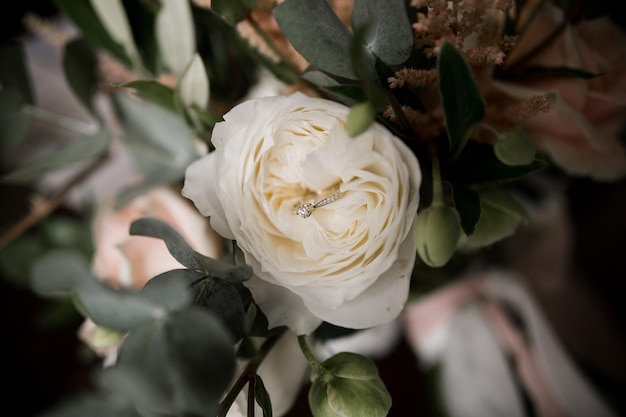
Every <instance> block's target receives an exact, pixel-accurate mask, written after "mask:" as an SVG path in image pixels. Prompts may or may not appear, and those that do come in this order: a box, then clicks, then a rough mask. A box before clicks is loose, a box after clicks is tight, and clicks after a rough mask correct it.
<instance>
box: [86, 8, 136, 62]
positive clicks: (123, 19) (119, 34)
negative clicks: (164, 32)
mask: <svg viewBox="0 0 626 417" xmlns="http://www.w3.org/2000/svg"><path fill="white" fill-rule="evenodd" d="M90 2H91V7H92V8H93V9H94V12H95V13H96V15H97V16H98V19H99V20H100V22H101V23H102V25H103V26H104V28H105V29H106V31H107V33H108V34H109V36H110V37H111V38H112V39H113V40H114V41H115V42H116V43H118V44H119V45H121V46H122V48H123V49H124V52H125V53H126V56H128V57H129V59H130V61H131V62H132V63H133V67H134V68H135V69H139V68H140V62H141V60H140V58H139V52H138V51H137V46H135V40H134V38H133V34H132V31H131V29H130V24H129V23H128V17H127V16H126V11H125V10H124V5H123V3H122V0H90Z"/></svg>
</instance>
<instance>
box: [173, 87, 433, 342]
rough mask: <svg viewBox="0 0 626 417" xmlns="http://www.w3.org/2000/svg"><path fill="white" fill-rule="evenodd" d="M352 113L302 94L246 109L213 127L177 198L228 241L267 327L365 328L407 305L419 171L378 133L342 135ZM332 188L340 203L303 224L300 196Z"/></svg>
mask: <svg viewBox="0 0 626 417" xmlns="http://www.w3.org/2000/svg"><path fill="white" fill-rule="evenodd" d="M349 111H350V109H349V108H348V107H346V106H344V105H342V104H339V103H336V102H333V101H329V100H325V99H320V98H312V97H308V96H306V95H303V94H301V93H295V94H293V95H291V96H282V97H270V98H264V99H257V100H248V101H245V102H243V103H242V104H240V105H238V106H237V107H235V108H234V109H232V110H231V111H230V112H229V113H227V114H226V115H225V116H224V122H221V123H218V124H217V125H216V126H215V128H214V130H213V135H212V141H213V145H214V146H215V151H214V152H212V153H210V154H208V155H206V156H205V157H203V158H201V159H199V160H197V161H196V162H194V163H193V164H191V165H190V166H189V168H188V169H187V172H186V178H185V185H184V187H183V195H184V196H186V197H188V198H190V199H191V200H193V202H194V203H195V205H196V207H197V208H198V210H199V211H200V212H201V213H202V214H203V215H205V216H208V217H210V221H211V226H212V227H213V229H214V230H215V231H217V232H218V233H219V234H221V235H222V236H224V237H226V238H228V239H234V240H236V241H237V245H238V247H239V248H240V249H241V251H242V253H243V256H244V261H245V262H246V263H247V264H249V265H251V266H252V267H253V269H254V272H255V276H254V277H253V278H252V279H251V280H250V281H248V282H246V285H247V287H248V288H249V289H250V291H251V292H252V295H253V297H254V300H255V302H256V303H257V304H258V305H259V307H260V308H261V309H262V310H263V312H264V313H265V314H266V315H267V317H268V320H269V323H270V326H272V327H273V326H280V325H287V326H288V327H289V328H291V329H292V330H294V331H295V332H296V333H298V334H308V333H310V332H312V331H313V330H315V328H316V327H317V326H318V325H319V324H320V323H321V322H322V321H327V322H329V323H333V324H335V325H338V326H342V327H348V328H355V329H357V328H368V327H373V326H376V325H379V324H382V323H386V322H389V321H391V320H393V319H394V318H395V317H397V316H398V314H399V313H400V311H401V310H402V308H403V306H404V303H405V302H406V299H407V295H408V287H409V279H410V274H411V270H412V267H413V263H414V260H415V253H416V251H415V244H414V241H413V238H412V236H411V233H410V232H411V228H412V225H413V220H414V218H415V214H416V211H417V206H418V200H419V186H420V183H421V172H420V168H419V165H418V162H417V159H416V157H415V156H414V154H413V153H412V152H411V150H410V149H409V148H408V147H407V146H406V145H405V144H404V143H403V142H402V141H401V140H400V139H399V138H397V137H395V136H394V135H392V134H391V133H390V132H389V131H388V130H387V129H385V128H384V127H383V126H382V125H379V124H374V125H372V126H371V127H370V128H369V129H368V130H367V131H365V132H364V133H362V134H361V135H359V136H357V137H355V138H350V137H349V136H348V134H347V131H346V123H345V121H346V119H347V116H348V113H349ZM333 187H338V190H339V192H340V193H341V194H340V198H339V199H338V200H336V201H333V202H332V203H330V204H328V205H325V206H323V207H320V208H318V209H316V210H314V212H313V214H312V215H311V216H310V217H308V218H303V217H300V216H298V215H295V214H294V213H293V210H294V208H295V207H297V206H298V205H299V204H302V203H303V202H308V201H309V199H310V197H309V196H308V193H309V192H312V191H316V190H326V191H325V193H324V194H322V195H321V196H320V197H316V200H318V201H319V199H320V198H322V197H323V196H324V195H326V194H328V193H332V192H334V191H329V190H334V189H333Z"/></svg>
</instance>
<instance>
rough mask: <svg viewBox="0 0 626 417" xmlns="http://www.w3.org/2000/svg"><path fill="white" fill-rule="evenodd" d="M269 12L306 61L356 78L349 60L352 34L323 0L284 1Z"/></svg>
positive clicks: (321, 68)
mask: <svg viewBox="0 0 626 417" xmlns="http://www.w3.org/2000/svg"><path fill="white" fill-rule="evenodd" d="M272 13H273V15H274V18H275V19H276V22H277V23H278V26H279V27H280V30H281V31H282V33H283V34H284V35H285V37H286V38H287V39H288V40H289V42H291V44H292V45H293V46H294V47H295V48H296V50H297V51H298V52H299V53H300V54H301V55H302V56H303V57H304V58H305V59H306V60H307V61H308V62H310V63H311V64H312V65H314V66H315V67H316V68H319V69H320V70H322V71H325V72H328V73H330V74H333V75H338V76H340V77H344V78H348V79H351V80H356V79H357V76H356V74H355V73H354V71H353V70H352V64H351V62H350V60H349V57H350V42H351V40H352V34H351V33H350V31H349V30H348V28H347V27H346V26H345V25H344V24H343V23H342V22H341V20H339V18H338V17H337V15H336V14H335V13H334V12H333V10H332V9H331V8H330V6H329V5H328V3H327V2H326V1H325V0H307V1H300V0H286V1H284V2H283V3H281V4H279V5H278V6H276V7H275V8H274V9H272ZM303 28H307V30H303Z"/></svg>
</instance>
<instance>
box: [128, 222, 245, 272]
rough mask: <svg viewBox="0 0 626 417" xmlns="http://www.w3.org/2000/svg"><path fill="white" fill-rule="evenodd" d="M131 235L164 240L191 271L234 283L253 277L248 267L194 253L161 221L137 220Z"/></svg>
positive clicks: (178, 234) (179, 236)
mask: <svg viewBox="0 0 626 417" xmlns="http://www.w3.org/2000/svg"><path fill="white" fill-rule="evenodd" d="M130 234H131V235H141V236H150V237H154V238H158V239H162V240H163V241H164V242H165V244H166V246H167V249H168V250H169V252H170V253H171V254H172V256H173V257H174V258H175V259H176V260H177V261H178V262H180V263H181V264H183V265H184V266H186V267H187V268H189V269H191V270H194V271H200V272H203V273H205V274H207V275H209V276H212V277H218V278H222V279H224V280H226V281H229V282H232V283H236V282H243V281H246V280H248V279H249V278H250V277H251V276H252V268H251V267H250V266H248V265H232V264H227V263H225V262H222V261H219V260H217V259H212V258H209V257H207V256H204V255H202V254H200V253H198V252H196V251H194V250H193V249H192V248H191V246H189V244H188V243H187V242H185V240H184V238H183V237H182V236H181V235H180V233H178V232H177V231H176V230H175V229H174V228H172V227H171V226H170V225H168V224H167V223H165V222H163V221H161V220H158V219H155V218H150V217H144V218H141V219H138V220H135V221H134V222H133V223H132V224H131V226H130Z"/></svg>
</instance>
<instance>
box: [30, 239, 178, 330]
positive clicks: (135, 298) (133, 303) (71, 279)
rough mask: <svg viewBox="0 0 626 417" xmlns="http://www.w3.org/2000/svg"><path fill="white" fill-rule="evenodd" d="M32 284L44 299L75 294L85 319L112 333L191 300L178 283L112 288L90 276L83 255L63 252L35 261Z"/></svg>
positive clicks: (133, 325) (160, 282)
mask: <svg viewBox="0 0 626 417" xmlns="http://www.w3.org/2000/svg"><path fill="white" fill-rule="evenodd" d="M31 285H32V288H33V290H34V291H35V292H37V293H38V294H40V295H43V296H55V295H57V296H58V295H63V294H65V295H75V297H76V299H77V302H78V303H79V306H80V309H81V310H82V311H84V312H85V314H86V315H87V316H88V317H90V318H91V319H92V320H93V321H94V322H95V323H96V324H97V325H99V326H103V327H106V328H109V329H113V330H128V329H131V328H133V327H135V326H137V325H139V324H141V323H142V322H145V321H146V320H149V319H151V318H152V317H155V316H157V317H159V316H162V315H163V314H164V313H165V312H166V311H168V310H170V309H177V308H181V307H182V306H184V305H186V304H188V301H189V299H190V298H189V296H188V294H187V293H186V291H187V284H186V282H184V281H181V280H173V279H161V280H158V281H157V282H155V283H153V284H152V286H151V287H150V288H149V289H148V290H146V291H145V292H139V293H138V292H131V291H124V290H117V289H113V288H111V287H109V286H108V285H106V284H104V283H102V282H100V281H99V280H97V278H96V277H94V276H93V275H92V274H91V272H90V269H89V266H88V265H87V263H86V261H85V259H84V258H83V257H82V256H79V255H78V254H77V253H76V252H73V251H64V250H53V251H50V252H49V253H47V254H46V255H44V256H42V257H41V258H39V259H38V260H37V261H36V262H35V264H34V265H33V269H32V282H31Z"/></svg>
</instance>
